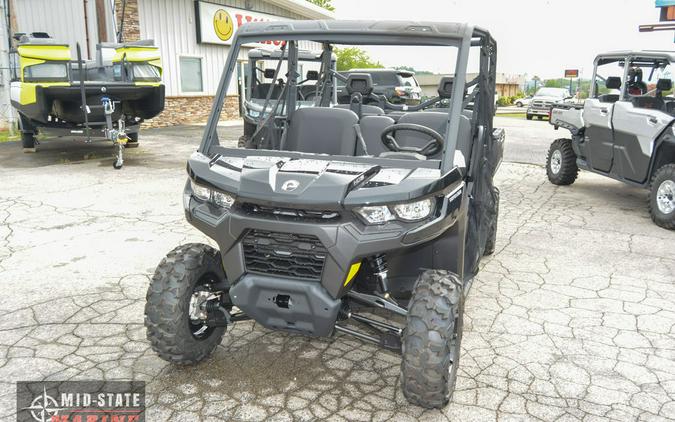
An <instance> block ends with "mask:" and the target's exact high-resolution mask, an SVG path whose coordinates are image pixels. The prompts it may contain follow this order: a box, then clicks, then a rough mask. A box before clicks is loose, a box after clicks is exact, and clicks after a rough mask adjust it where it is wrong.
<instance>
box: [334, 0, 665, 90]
mask: <svg viewBox="0 0 675 422" xmlns="http://www.w3.org/2000/svg"><path fill="white" fill-rule="evenodd" d="M332 4H333V5H334V6H335V8H336V10H335V15H336V18H337V19H393V20H427V21H446V22H468V23H470V24H472V25H477V26H481V27H483V28H485V29H487V30H489V31H490V33H491V34H492V36H493V37H494V38H495V39H496V40H497V44H498V58H497V70H498V71H499V72H504V73H507V74H524V73H526V74H527V75H528V76H529V77H530V78H531V77H533V76H535V75H537V76H539V77H541V78H543V79H547V78H558V77H562V76H563V72H564V69H580V70H581V72H582V75H581V76H582V77H586V78H590V77H591V74H592V71H593V59H594V58H595V56H596V55H597V54H598V53H602V52H607V51H613V50H626V49H644V50H675V43H674V42H673V40H674V36H675V33H673V32H672V31H667V32H653V33H640V32H638V26H639V25H641V24H647V23H656V22H657V21H658V17H659V12H658V10H657V9H656V7H655V1H654V0H511V1H508V0H412V1H411V0H332ZM368 50H369V51H370V53H371V55H373V56H374V58H376V59H378V60H380V61H381V62H382V63H383V64H384V65H385V66H395V65H398V64H399V62H400V57H401V55H400V54H397V53H396V52H395V51H391V50H389V51H376V50H374V49H368ZM420 57H421V56H420ZM413 60H415V59H413ZM424 60H425V64H424V65H423V66H422V67H426V68H430V69H429V70H433V71H435V70H437V69H438V68H440V67H445V66H443V63H434V64H431V63H430V62H429V60H441V58H440V57H439V58H437V59H433V58H432V59H430V58H429V56H428V55H427V56H425V57H424ZM406 64H407V63H406ZM416 68H418V67H416Z"/></svg>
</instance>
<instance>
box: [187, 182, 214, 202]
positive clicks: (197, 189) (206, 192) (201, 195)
mask: <svg viewBox="0 0 675 422" xmlns="http://www.w3.org/2000/svg"><path fill="white" fill-rule="evenodd" d="M190 187H191V188H192V194H193V195H194V196H195V198H197V199H200V200H202V201H208V200H209V199H211V189H209V188H207V187H206V186H202V185H198V184H196V183H195V182H194V181H193V180H190Z"/></svg>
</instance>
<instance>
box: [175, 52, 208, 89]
mask: <svg viewBox="0 0 675 422" xmlns="http://www.w3.org/2000/svg"><path fill="white" fill-rule="evenodd" d="M180 90H181V91H182V92H203V91H204V85H203V81H202V59H201V58H200V57H181V58H180Z"/></svg>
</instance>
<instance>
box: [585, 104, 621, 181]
mask: <svg viewBox="0 0 675 422" xmlns="http://www.w3.org/2000/svg"><path fill="white" fill-rule="evenodd" d="M613 107H614V104H613V103H603V102H600V101H599V100H598V99H597V98H592V99H588V100H586V102H585V103H584V124H585V127H586V133H585V136H584V138H585V144H586V145H585V148H584V150H585V151H586V161H587V162H588V165H590V166H591V168H593V169H595V170H600V171H603V172H609V169H610V168H611V167H612V154H613V152H612V150H613V145H614V139H613V136H612V119H611V116H612V109H613Z"/></svg>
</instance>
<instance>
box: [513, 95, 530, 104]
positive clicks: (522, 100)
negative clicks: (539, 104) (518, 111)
mask: <svg viewBox="0 0 675 422" xmlns="http://www.w3.org/2000/svg"><path fill="white" fill-rule="evenodd" d="M531 102H532V96H531V95H529V96H527V97H523V98H518V99H517V100H516V101H515V102H514V104H515V105H516V107H525V106H529V105H530V103H531Z"/></svg>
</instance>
